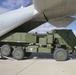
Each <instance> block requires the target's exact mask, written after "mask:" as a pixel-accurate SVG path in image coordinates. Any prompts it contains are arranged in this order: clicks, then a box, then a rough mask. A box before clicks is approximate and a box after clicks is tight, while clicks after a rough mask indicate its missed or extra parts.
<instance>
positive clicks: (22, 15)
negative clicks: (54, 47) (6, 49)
mask: <svg viewBox="0 0 76 75" xmlns="http://www.w3.org/2000/svg"><path fill="white" fill-rule="evenodd" d="M31 3H32V4H31V5H29V6H28V7H21V8H20V9H17V10H13V11H10V12H7V13H4V14H1V15H0V36H2V35H4V34H6V33H8V32H10V31H11V30H13V29H15V28H17V27H19V26H20V25H22V24H25V25H26V27H27V26H28V24H29V23H30V26H32V25H35V24H37V25H35V26H32V29H33V28H35V27H37V26H39V25H41V24H42V23H45V22H49V23H51V24H52V25H54V26H56V27H66V26H67V25H69V24H70V23H71V22H72V21H74V20H75V19H74V18H71V17H70V16H72V15H75V14H76V0H33V2H31ZM28 31H29V30H28Z"/></svg>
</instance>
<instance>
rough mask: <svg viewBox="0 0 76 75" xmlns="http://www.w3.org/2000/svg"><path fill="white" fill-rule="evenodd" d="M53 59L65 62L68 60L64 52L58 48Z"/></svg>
mask: <svg viewBox="0 0 76 75" xmlns="http://www.w3.org/2000/svg"><path fill="white" fill-rule="evenodd" d="M53 57H54V59H55V60H56V61H65V60H67V58H68V54H67V52H66V50H64V49H62V48H60V49H57V50H55V51H54V54H53Z"/></svg>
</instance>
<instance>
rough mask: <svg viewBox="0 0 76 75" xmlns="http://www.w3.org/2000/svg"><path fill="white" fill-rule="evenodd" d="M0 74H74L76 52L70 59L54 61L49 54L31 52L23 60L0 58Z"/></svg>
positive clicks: (75, 73)
mask: <svg viewBox="0 0 76 75" xmlns="http://www.w3.org/2000/svg"><path fill="white" fill-rule="evenodd" d="M0 75H76V54H73V57H71V59H70V60H67V61H61V62H60V61H55V60H54V59H53V57H52V55H50V54H42V53H33V54H32V55H31V57H29V58H28V59H24V60H20V61H18V60H15V59H12V58H9V59H4V60H3V59H0Z"/></svg>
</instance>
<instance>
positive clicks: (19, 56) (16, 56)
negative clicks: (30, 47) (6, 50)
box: [12, 48, 24, 60]
mask: <svg viewBox="0 0 76 75" xmlns="http://www.w3.org/2000/svg"><path fill="white" fill-rule="evenodd" d="M12 55H13V58H14V59H17V60H22V59H23V58H24V51H23V49H21V48H16V49H15V50H14V51H13V53H12Z"/></svg>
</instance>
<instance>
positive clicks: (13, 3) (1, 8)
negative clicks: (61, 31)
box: [0, 0, 76, 35]
mask: <svg viewBox="0 0 76 75" xmlns="http://www.w3.org/2000/svg"><path fill="white" fill-rule="evenodd" d="M29 3H30V0H0V14H3V13H5V12H9V11H11V10H15V9H18V8H20V7H21V6H25V7H26V6H27V5H28V4H29ZM72 17H74V18H76V16H72ZM55 28H56V27H55V26H53V25H51V24H49V23H45V24H43V25H41V26H39V27H38V28H36V29H34V30H32V32H39V33H45V32H49V31H51V30H52V29H55ZM66 29H72V30H73V32H74V33H75V35H76V20H75V21H73V22H72V23H71V24H69V25H68V26H67V27H66Z"/></svg>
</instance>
